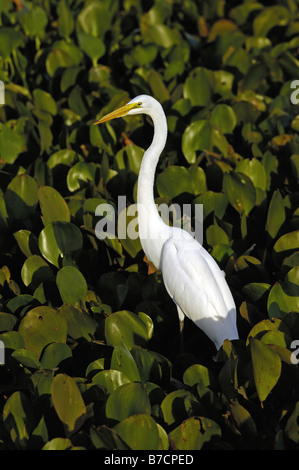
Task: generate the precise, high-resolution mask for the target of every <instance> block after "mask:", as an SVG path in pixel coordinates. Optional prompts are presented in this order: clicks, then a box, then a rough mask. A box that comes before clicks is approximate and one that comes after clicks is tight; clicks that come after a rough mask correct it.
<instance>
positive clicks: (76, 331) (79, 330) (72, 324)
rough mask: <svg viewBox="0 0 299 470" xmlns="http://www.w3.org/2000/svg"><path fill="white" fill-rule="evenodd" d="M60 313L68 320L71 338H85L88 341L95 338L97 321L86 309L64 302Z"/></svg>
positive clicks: (68, 332) (68, 330) (68, 331)
mask: <svg viewBox="0 0 299 470" xmlns="http://www.w3.org/2000/svg"><path fill="white" fill-rule="evenodd" d="M59 313H60V315H61V316H62V317H63V318H64V319H65V320H66V322H67V334H68V335H69V336H70V337H71V338H73V339H79V338H84V339H85V340H87V341H90V340H91V339H92V338H93V336H94V334H95V331H96V328H97V323H96V321H95V320H94V319H93V318H92V317H91V315H89V314H88V313H87V312H86V311H85V310H82V309H80V308H78V307H76V306H74V305H71V304H63V305H62V306H61V307H60V308H59Z"/></svg>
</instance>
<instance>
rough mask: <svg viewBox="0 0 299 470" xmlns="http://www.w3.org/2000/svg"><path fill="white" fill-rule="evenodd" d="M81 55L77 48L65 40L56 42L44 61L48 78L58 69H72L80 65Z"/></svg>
mask: <svg viewBox="0 0 299 470" xmlns="http://www.w3.org/2000/svg"><path fill="white" fill-rule="evenodd" d="M82 57H83V54H82V52H81V51H80V49H79V48H78V47H76V46H75V45H74V44H72V43H68V42H66V41H65V40H60V41H56V42H54V43H53V45H52V50H51V51H50V53H49V54H48V57H47V59H46V69H47V72H48V74H49V75H50V77H53V76H54V75H55V72H56V71H57V70H58V69H59V68H60V67H62V68H68V67H74V66H75V65H78V64H80V62H81V60H82Z"/></svg>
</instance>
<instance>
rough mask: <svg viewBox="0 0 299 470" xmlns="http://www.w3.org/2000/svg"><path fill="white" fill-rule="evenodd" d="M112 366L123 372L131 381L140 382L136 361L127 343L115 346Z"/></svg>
mask: <svg viewBox="0 0 299 470" xmlns="http://www.w3.org/2000/svg"><path fill="white" fill-rule="evenodd" d="M110 367H111V369H114V370H118V371H120V372H123V373H124V374H125V375H126V377H128V379H129V380H130V381H131V382H140V375H139V372H138V368H137V365H136V362H135V361H134V357H133V356H132V354H131V353H130V351H129V350H128V348H127V346H126V345H125V343H120V344H117V345H116V346H114V349H113V353H112V357H111V364H110Z"/></svg>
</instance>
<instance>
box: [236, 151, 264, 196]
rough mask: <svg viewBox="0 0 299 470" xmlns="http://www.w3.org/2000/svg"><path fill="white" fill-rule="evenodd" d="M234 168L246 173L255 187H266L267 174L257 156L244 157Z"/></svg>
mask: <svg viewBox="0 0 299 470" xmlns="http://www.w3.org/2000/svg"><path fill="white" fill-rule="evenodd" d="M235 170H236V171H237V172H239V173H243V174H244V175H247V176H248V177H249V178H250V179H251V181H252V182H253V184H254V186H255V188H256V189H257V188H259V189H263V190H265V189H266V187H267V175H266V172H265V169H264V166H263V165H262V163H261V162H260V161H259V160H258V159H257V158H252V159H250V158H245V159H244V160H242V161H240V162H239V163H238V164H237V166H236V169H235Z"/></svg>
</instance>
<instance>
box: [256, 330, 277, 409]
mask: <svg viewBox="0 0 299 470" xmlns="http://www.w3.org/2000/svg"><path fill="white" fill-rule="evenodd" d="M249 344H250V352H251V358H252V366H253V376H254V383H255V387H256V391H257V394H258V397H259V400H260V401H261V403H263V402H264V401H265V400H266V398H267V396H268V395H269V393H270V392H271V391H272V389H273V388H274V387H275V385H276V384H277V382H278V380H279V377H280V374H281V359H280V357H279V355H278V354H277V353H276V352H275V351H274V350H273V349H271V347H270V346H268V345H266V344H263V343H262V342H261V341H259V340H258V339H254V338H252V337H251V338H250V340H249Z"/></svg>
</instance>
